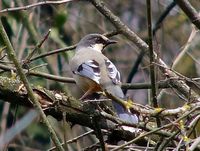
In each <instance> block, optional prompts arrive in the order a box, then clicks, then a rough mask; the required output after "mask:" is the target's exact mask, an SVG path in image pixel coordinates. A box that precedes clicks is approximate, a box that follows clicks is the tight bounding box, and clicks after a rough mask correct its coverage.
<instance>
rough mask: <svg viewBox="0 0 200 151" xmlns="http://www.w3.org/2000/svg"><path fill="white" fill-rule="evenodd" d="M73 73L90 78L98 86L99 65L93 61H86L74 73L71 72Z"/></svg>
mask: <svg viewBox="0 0 200 151" xmlns="http://www.w3.org/2000/svg"><path fill="white" fill-rule="evenodd" d="M73 73H74V74H78V75H81V76H84V77H87V78H90V79H92V80H93V81H95V82H96V83H98V84H100V78H101V77H100V68H99V63H98V62H96V61H95V60H88V61H86V62H84V63H82V64H81V65H79V67H78V68H77V70H76V71H73Z"/></svg>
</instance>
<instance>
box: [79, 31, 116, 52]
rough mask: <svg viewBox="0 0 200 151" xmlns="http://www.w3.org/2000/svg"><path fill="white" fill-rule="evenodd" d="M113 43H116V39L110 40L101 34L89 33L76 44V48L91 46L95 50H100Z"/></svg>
mask: <svg viewBox="0 0 200 151" xmlns="http://www.w3.org/2000/svg"><path fill="white" fill-rule="evenodd" d="M114 43H116V41H114V40H110V39H108V38H107V37H105V36H103V35H101V34H89V35H86V36H85V37H83V38H82V39H81V41H80V42H79V43H78V45H77V50H80V49H82V48H92V49H94V50H95V51H98V52H102V50H103V49H104V48H105V47H106V46H108V45H110V44H114Z"/></svg>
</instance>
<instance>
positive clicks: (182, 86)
mask: <svg viewBox="0 0 200 151" xmlns="http://www.w3.org/2000/svg"><path fill="white" fill-rule="evenodd" d="M90 2H91V3H92V4H93V5H94V6H95V7H96V9H97V10H99V11H100V12H101V13H102V14H103V15H104V16H105V17H106V18H107V19H108V20H109V21H110V22H111V23H112V24H113V25H114V26H115V28H116V29H117V30H118V31H119V32H120V33H121V34H123V35H124V36H125V37H126V38H128V39H129V40H130V41H132V42H133V43H134V44H135V45H136V46H137V47H138V48H140V49H141V50H144V51H145V52H147V51H148V45H147V44H146V43H145V42H144V41H143V40H142V39H141V38H140V37H139V36H138V35H137V34H135V33H134V32H133V31H132V30H131V29H130V28H129V27H128V26H126V25H125V24H124V23H123V22H122V21H121V20H120V18H119V17H117V16H115V15H114V14H113V13H112V12H111V11H110V10H109V9H108V8H107V7H106V6H105V4H104V3H103V1H101V0H90ZM154 58H155V60H157V61H158V63H159V64H160V67H159V69H160V70H161V71H162V72H163V73H164V75H165V76H166V77H167V78H170V79H171V78H172V79H176V80H170V84H171V85H172V86H173V87H174V88H176V89H177V90H178V91H179V92H180V93H182V94H183V95H184V96H185V97H186V98H187V97H188V96H190V99H191V100H193V101H200V97H199V95H198V94H197V93H195V92H194V91H193V90H191V89H190V87H189V86H188V85H187V84H186V83H185V82H184V81H183V80H177V79H179V78H178V76H177V75H176V74H175V73H173V72H172V71H171V70H169V67H168V66H167V65H166V64H165V62H164V61H163V60H162V59H160V58H159V57H158V55H157V54H156V53H155V52H154Z"/></svg>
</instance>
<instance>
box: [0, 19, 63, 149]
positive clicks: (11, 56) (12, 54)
mask: <svg viewBox="0 0 200 151" xmlns="http://www.w3.org/2000/svg"><path fill="white" fill-rule="evenodd" d="M0 35H1V36H2V38H3V42H4V44H5V45H6V47H7V54H8V57H9V59H10V60H12V61H13V63H14V64H15V67H16V69H17V72H18V74H19V77H20V79H21V80H22V81H23V85H24V86H25V88H26V90H27V93H28V96H29V97H30V100H31V101H32V102H34V105H35V106H36V108H37V109H38V111H39V113H40V114H41V117H42V119H43V120H44V123H45V124H46V126H47V128H48V130H49V132H50V136H51V138H52V140H53V142H54V143H55V145H56V147H57V148H58V150H59V151H64V149H63V147H62V146H61V144H60V141H59V139H58V137H57V136H56V133H55V131H54V130H53V128H52V127H51V124H50V123H49V121H48V119H47V118H46V115H45V114H44V112H43V110H42V108H41V106H40V103H39V102H38V100H37V98H36V97H35V96H34V94H33V90H32V88H31V87H30V84H29V82H28V80H27V78H26V76H25V74H24V71H23V69H22V67H21V65H20V64H19V61H18V60H17V58H16V54H15V51H14V49H13V47H12V45H11V43H10V40H9V39H8V36H7V34H6V31H5V30H4V27H3V25H2V22H1V21H0Z"/></svg>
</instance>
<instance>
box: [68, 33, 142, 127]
mask: <svg viewBox="0 0 200 151" xmlns="http://www.w3.org/2000/svg"><path fill="white" fill-rule="evenodd" d="M113 43H116V41H113V40H110V39H108V38H107V37H105V36H103V35H101V34H89V35H86V36H85V37H83V38H82V39H81V41H80V42H79V43H78V45H77V47H76V50H75V51H76V52H75V55H74V57H73V58H72V59H71V61H70V62H69V65H70V68H71V71H72V73H73V77H74V79H75V81H76V84H77V85H78V86H79V87H80V88H81V89H82V90H83V91H84V92H85V94H84V95H83V96H82V97H81V99H84V98H86V97H87V96H89V95H91V94H92V93H95V92H102V91H104V90H106V91H107V92H108V93H111V94H112V95H113V96H115V97H118V98H121V99H124V98H125V97H124V94H123V92H122V89H121V87H120V82H121V81H120V73H119V71H118V70H117V68H116V67H115V65H114V64H113V63H112V62H111V61H110V60H109V59H108V58H107V57H106V56H104V55H103V54H102V50H103V49H104V48H105V47H106V46H108V45H110V44H113ZM113 106H114V108H115V110H116V112H117V114H118V116H119V118H121V119H122V120H124V121H128V122H131V123H138V117H137V116H136V115H135V114H131V113H130V112H129V111H127V110H125V109H124V108H123V107H122V106H121V105H119V104H117V103H116V102H114V101H113Z"/></svg>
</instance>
